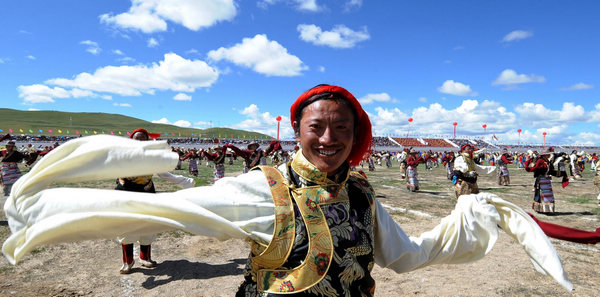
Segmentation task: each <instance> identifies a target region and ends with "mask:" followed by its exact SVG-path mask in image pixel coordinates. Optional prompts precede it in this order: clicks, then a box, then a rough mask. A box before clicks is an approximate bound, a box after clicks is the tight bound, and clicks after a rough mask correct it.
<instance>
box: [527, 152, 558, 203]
mask: <svg viewBox="0 0 600 297" xmlns="http://www.w3.org/2000/svg"><path fill="white" fill-rule="evenodd" d="M550 155H552V151H551V150H550V149H549V148H544V149H543V150H542V151H541V152H540V154H539V157H537V158H531V159H529V160H527V162H526V163H525V170H527V172H533V177H534V178H535V184H534V186H533V187H534V194H533V205H532V206H531V208H532V209H533V210H534V211H536V212H539V213H554V211H555V208H554V191H553V190H552V177H551V176H552V175H553V172H551V170H550V166H549V162H550V161H549V158H550ZM533 162H535V163H534V165H533V166H531V163H533Z"/></svg>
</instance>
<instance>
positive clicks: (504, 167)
mask: <svg viewBox="0 0 600 297" xmlns="http://www.w3.org/2000/svg"><path fill="white" fill-rule="evenodd" d="M512 161H513V158H512V157H511V156H510V154H509V153H508V150H507V149H503V150H502V155H500V159H499V160H498V168H499V170H498V185H501V186H502V185H504V186H508V185H510V173H509V172H508V164H512Z"/></svg>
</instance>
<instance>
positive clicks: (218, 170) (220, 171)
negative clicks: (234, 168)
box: [215, 164, 225, 181]
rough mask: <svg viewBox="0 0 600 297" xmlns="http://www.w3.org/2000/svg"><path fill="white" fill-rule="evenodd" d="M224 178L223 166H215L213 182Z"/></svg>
mask: <svg viewBox="0 0 600 297" xmlns="http://www.w3.org/2000/svg"><path fill="white" fill-rule="evenodd" d="M224 176H225V164H215V181H218V180H220V179H222V178H223V177H224Z"/></svg>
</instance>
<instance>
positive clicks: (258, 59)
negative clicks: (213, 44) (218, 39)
mask: <svg viewBox="0 0 600 297" xmlns="http://www.w3.org/2000/svg"><path fill="white" fill-rule="evenodd" d="M208 57H209V58H210V59H211V60H214V61H220V60H227V61H230V62H232V63H234V64H236V65H238V66H243V67H247V68H252V69H253V70H254V71H256V72H258V73H261V74H265V75H267V76H297V75H300V74H301V72H302V71H303V70H307V69H308V67H307V66H305V65H304V64H303V63H302V61H301V60H300V59H299V58H298V57H296V56H294V55H291V54H289V53H288V51H287V49H286V48H284V47H283V46H281V45H280V44H279V43H277V41H270V40H269V39H268V38H267V36H266V35H263V34H257V35H256V36H254V37H253V38H244V39H243V40H242V42H241V43H238V44H236V45H234V46H232V47H230V48H224V47H221V48H219V49H217V50H212V51H210V52H209V53H208Z"/></svg>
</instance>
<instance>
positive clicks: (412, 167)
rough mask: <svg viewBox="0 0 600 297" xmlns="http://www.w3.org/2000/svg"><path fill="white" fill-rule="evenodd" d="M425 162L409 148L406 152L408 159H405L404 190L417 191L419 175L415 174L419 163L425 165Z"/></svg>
mask: <svg viewBox="0 0 600 297" xmlns="http://www.w3.org/2000/svg"><path fill="white" fill-rule="evenodd" d="M425 162H426V160H425V159H423V157H421V156H419V155H418V154H417V151H415V149H413V148H411V149H410V150H409V151H408V158H406V165H407V168H406V177H407V178H406V188H407V189H408V190H409V191H411V192H414V191H417V190H419V174H418V173H417V166H419V163H425Z"/></svg>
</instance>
